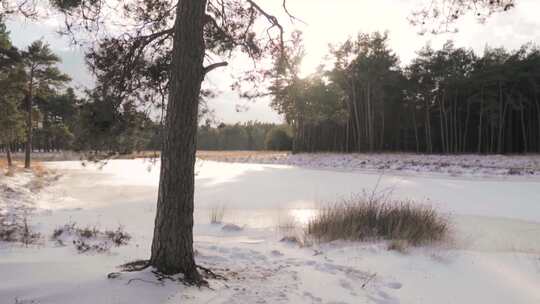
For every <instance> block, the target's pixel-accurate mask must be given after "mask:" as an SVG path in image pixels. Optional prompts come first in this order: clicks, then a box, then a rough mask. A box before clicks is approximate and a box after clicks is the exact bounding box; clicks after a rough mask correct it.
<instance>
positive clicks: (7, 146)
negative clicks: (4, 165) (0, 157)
mask: <svg viewBox="0 0 540 304" xmlns="http://www.w3.org/2000/svg"><path fill="white" fill-rule="evenodd" d="M6 156H7V162H8V167H12V166H13V160H12V159H11V145H10V144H7V145H6Z"/></svg>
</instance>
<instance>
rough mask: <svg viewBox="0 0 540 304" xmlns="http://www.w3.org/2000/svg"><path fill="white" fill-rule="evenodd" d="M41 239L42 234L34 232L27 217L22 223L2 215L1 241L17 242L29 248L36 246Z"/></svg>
mask: <svg viewBox="0 0 540 304" xmlns="http://www.w3.org/2000/svg"><path fill="white" fill-rule="evenodd" d="M40 239H41V234H39V233H36V232H33V231H32V230H31V229H30V226H29V225H28V220H27V218H26V216H25V217H24V218H23V219H22V222H21V221H16V220H12V219H11V220H10V219H9V218H8V217H7V216H4V215H2V214H0V241H2V242H17V243H23V244H24V245H26V246H28V245H31V244H36V243H38V242H39V240H40Z"/></svg>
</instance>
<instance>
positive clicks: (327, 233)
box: [306, 197, 448, 251]
mask: <svg viewBox="0 0 540 304" xmlns="http://www.w3.org/2000/svg"><path fill="white" fill-rule="evenodd" d="M447 233H448V221H447V219H446V218H445V217H443V216H441V215H439V214H438V213H437V212H436V210H435V209H433V208H432V207H428V206H423V205H419V204H415V203H414V202H413V201H390V200H385V199H382V198H378V199H373V198H366V197H359V198H356V199H354V200H351V201H346V202H343V203H341V204H336V205H334V206H332V207H329V208H326V209H323V210H321V212H320V213H319V215H318V216H316V217H315V218H314V219H312V220H311V221H310V222H309V223H308V225H307V227H306V235H308V236H311V237H313V238H314V239H316V240H319V241H323V242H329V241H334V240H359V241H366V240H380V239H383V240H399V241H400V242H401V243H399V246H398V243H395V244H396V248H395V249H396V250H398V249H399V250H400V251H403V248H402V247H403V245H404V244H410V245H412V246H420V245H424V244H427V243H431V242H435V241H440V240H443V239H444V238H445V237H446V235H447ZM398 247H399V248H398Z"/></svg>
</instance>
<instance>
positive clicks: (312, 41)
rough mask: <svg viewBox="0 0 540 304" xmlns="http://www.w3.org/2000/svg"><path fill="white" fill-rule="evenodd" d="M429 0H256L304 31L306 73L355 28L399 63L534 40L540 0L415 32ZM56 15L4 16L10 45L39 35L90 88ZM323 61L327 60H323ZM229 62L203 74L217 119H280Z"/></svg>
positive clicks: (78, 53)
mask: <svg viewBox="0 0 540 304" xmlns="http://www.w3.org/2000/svg"><path fill="white" fill-rule="evenodd" d="M429 1H430V0H377V1H374V0H288V1H287V3H288V7H289V11H290V12H291V13H293V14H294V15H295V16H296V17H298V18H299V19H301V20H302V21H303V22H298V21H297V22H294V23H293V22H291V21H290V20H289V18H287V17H286V16H285V15H284V14H283V10H282V8H281V4H282V1H279V0H260V1H259V3H260V5H261V6H262V7H264V8H265V10H267V11H269V12H272V13H274V14H276V15H277V16H278V17H281V18H280V19H281V20H283V21H284V22H282V23H283V25H284V26H285V28H286V29H287V30H288V31H292V30H295V29H299V30H301V31H302V32H303V33H304V35H303V36H304V44H305V49H306V52H307V54H306V57H305V59H304V62H303V64H302V74H303V75H309V74H310V73H312V72H314V71H315V68H316V67H317V66H319V65H320V64H321V63H323V62H325V56H326V55H327V54H328V50H329V47H328V46H329V44H338V43H341V42H343V41H345V40H346V39H347V38H349V37H351V36H355V35H356V34H357V33H359V32H364V33H369V32H373V31H383V32H384V31H388V32H389V38H390V41H389V45H390V47H391V48H392V49H393V50H394V51H395V53H396V54H397V55H398V56H399V57H400V59H401V64H403V65H405V64H407V63H408V62H410V61H411V59H412V58H414V56H415V52H416V51H418V50H419V49H420V48H422V47H423V46H425V45H426V44H427V43H430V44H431V46H432V47H434V48H439V47H441V46H442V44H443V43H444V42H445V41H447V40H449V39H452V40H454V42H455V45H456V46H458V47H461V46H463V47H467V48H472V49H474V50H475V52H477V53H482V51H483V49H484V48H485V47H486V45H489V46H492V47H500V46H504V47H506V48H508V49H516V48H519V47H520V46H521V45H522V44H524V43H527V42H534V43H540V18H538V12H540V1H538V0H518V1H517V5H516V7H515V8H514V9H513V10H511V11H509V12H507V13H504V14H496V15H493V16H491V17H490V18H489V19H488V20H487V21H486V22H484V23H479V22H478V21H477V20H476V19H474V18H472V17H471V16H469V17H465V18H463V19H462V20H461V21H460V22H459V23H457V24H456V27H457V28H458V32H457V33H452V34H440V35H430V34H427V35H419V34H418V32H419V29H418V28H416V27H413V26H412V25H410V24H409V22H408V19H407V18H408V17H409V16H410V14H411V12H412V11H413V10H415V9H416V8H418V7H419V6H421V5H425V4H426V3H427V2H429ZM59 24H61V22H59V21H58V20H54V19H50V20H45V21H42V22H40V23H32V22H27V21H10V22H8V24H7V25H8V29H9V30H10V31H11V38H12V40H13V42H14V44H15V45H16V46H18V47H19V48H24V47H26V46H27V45H29V44H30V43H31V42H32V41H34V40H37V39H40V38H43V39H44V40H46V41H47V42H49V43H50V44H51V47H52V49H53V50H54V51H55V52H56V53H57V54H58V55H60V56H61V58H62V60H63V62H62V64H61V65H60V68H61V69H62V70H63V71H64V72H66V73H68V74H70V75H71V77H72V78H73V83H72V85H74V86H76V87H80V88H83V87H91V86H92V76H91V75H90V73H89V72H88V70H87V69H86V67H85V65H84V59H83V50H81V49H75V48H73V47H72V46H70V44H69V42H68V41H67V40H66V39H65V38H62V37H60V36H59V35H58V34H56V30H57V29H58V26H59ZM326 60H327V59H326ZM230 63H231V64H230V67H228V68H224V69H218V70H215V71H214V72H212V75H211V76H210V77H209V78H208V79H207V82H208V84H207V85H209V86H211V87H214V88H217V89H218V91H219V94H218V96H217V97H216V98H214V99H213V100H211V101H210V102H209V106H210V108H211V109H212V110H213V111H214V113H215V114H214V115H215V118H216V120H217V121H220V122H225V123H235V122H245V121H249V120H258V121H263V122H276V123H279V122H282V120H283V118H282V117H280V116H279V115H278V114H277V113H276V112H274V111H273V110H272V109H271V108H270V106H269V99H268V98H267V99H259V100H256V101H246V100H242V99H240V98H239V97H238V96H237V93H235V92H232V91H231V89H230V85H231V83H232V75H234V74H235V73H236V72H235V71H236V70H237V65H245V64H246V63H245V61H242V60H236V61H235V59H233V60H232V61H231V62H230Z"/></svg>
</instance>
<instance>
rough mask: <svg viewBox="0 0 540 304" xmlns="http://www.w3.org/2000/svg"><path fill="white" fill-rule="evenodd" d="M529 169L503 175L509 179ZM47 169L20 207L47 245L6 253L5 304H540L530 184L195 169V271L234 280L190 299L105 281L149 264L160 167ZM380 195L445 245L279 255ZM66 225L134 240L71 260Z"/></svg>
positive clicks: (1, 268)
mask: <svg viewBox="0 0 540 304" xmlns="http://www.w3.org/2000/svg"><path fill="white" fill-rule="evenodd" d="M294 157H297V156H294ZM298 157H300V156H298ZM303 157H308V156H307V155H306V156H303ZM317 157H320V155H317V156H313V158H317ZM332 157H334V156H332ZM335 157H338V156H337V155H336V156H335ZM343 157H345V156H343ZM352 158H354V157H352ZM516 159H517V158H516ZM480 162H484V163H489V161H482V160H481V161H480ZM527 162H528V161H518V160H516V161H515V162H514V161H509V162H508V163H510V165H508V166H507V168H510V167H514V166H515V167H519V166H525V165H523V164H525V163H527ZM529 162H530V161H529ZM531 163H534V161H532V162H531ZM48 166H50V167H52V168H55V169H56V170H57V171H58V172H60V173H62V174H63V176H62V177H61V178H60V180H59V181H58V182H56V183H55V184H54V185H53V186H50V187H46V188H44V189H42V190H41V191H40V192H38V193H27V194H28V196H25V200H24V202H25V204H31V205H32V206H30V207H31V208H26V209H28V210H33V211H32V212H31V214H30V215H29V217H28V220H29V224H30V227H31V228H32V229H33V230H34V231H37V232H40V233H41V235H42V238H41V240H40V242H39V244H37V245H28V246H25V245H22V244H15V243H0V277H1V278H2V280H1V283H0V303H2V304H3V303H141V304H142V303H145V304H146V303H167V304H168V303H171V304H172V303H351V304H353V303H378V304H387V303H415V304H416V303H430V304H431V303H441V304H444V303H475V304H477V303H490V304H491V303H523V304H526V303H540V288H538V286H540V237H538V236H539V235H540V179H539V178H538V177H537V176H527V177H525V176H505V177H491V178H476V177H475V178H468V177H467V178H464V177H444V176H430V175H429V174H422V176H414V175H412V174H394V173H388V171H386V173H385V174H384V175H383V176H382V177H381V176H380V174H379V173H380V171H378V172H376V174H374V173H373V172H360V171H357V170H351V171H346V170H341V169H345V168H344V166H333V167H331V166H318V167H319V168H321V167H324V168H325V170H319V169H310V168H301V167H294V166H287V165H267V164H247V163H222V162H213V161H199V163H198V164H197V172H198V175H197V179H196V212H195V219H196V224H195V247H196V249H197V252H198V255H197V262H198V263H199V264H202V265H203V266H206V267H209V268H211V269H214V270H215V271H216V272H218V273H222V274H224V275H226V276H227V277H228V278H229V280H228V281H211V282H210V284H211V287H212V289H206V288H202V289H197V288H188V287H185V286H183V285H181V284H179V283H176V282H170V281H168V280H165V281H163V282H160V281H157V280H156V279H155V277H154V276H153V274H151V273H150V272H149V271H144V272H139V273H130V274H122V275H121V276H120V277H119V278H116V279H107V274H108V273H111V272H115V271H118V270H117V268H116V266H118V265H120V264H123V263H126V262H130V261H134V260H138V259H145V258H147V257H148V254H149V250H150V249H149V248H150V244H151V237H152V229H153V228H152V227H153V220H154V214H155V201H156V196H157V182H158V171H159V170H158V167H156V166H152V165H151V163H149V162H148V161H144V160H115V161H111V162H110V163H109V164H108V165H107V166H105V167H104V168H103V169H101V170H99V169H97V168H95V167H93V166H87V167H82V166H81V164H80V163H79V162H56V163H49V164H48ZM496 166H500V164H499V163H494V164H493V167H496ZM310 167H314V166H310ZM330 168H337V169H340V170H328V169H330ZM505 168H506V167H505ZM536 168H538V167H536ZM501 170H502V169H501ZM421 171H422V172H428V171H429V170H428V169H422V170H421ZM501 172H502V171H501ZM475 175H477V174H475ZM493 175H497V174H493ZM30 178H31V177H30V176H28V175H19V176H16V177H13V178H10V177H2V178H1V179H0V184H1V185H6V186H8V187H10V189H12V190H15V191H19V192H21V191H22V192H24V190H23V189H24V188H25V187H26V185H27V183H28V182H30V180H29V179H30ZM379 179H380V182H379ZM376 184H379V185H378V187H379V189H384V190H386V189H392V191H393V195H394V196H395V197H399V198H405V197H406V198H413V199H415V200H416V201H418V202H420V203H426V204H432V205H434V206H435V207H437V208H438V209H439V210H440V211H441V212H442V213H445V214H448V216H449V217H450V219H451V222H452V240H451V241H449V242H448V243H446V244H441V245H437V246H431V247H425V248H417V249H411V250H409V251H408V252H407V253H405V254H402V253H398V252H395V251H388V250H387V249H386V248H387V246H386V244H384V243H352V242H334V243H330V244H324V245H314V246H311V247H300V246H298V245H296V244H293V243H287V242H280V239H281V238H282V237H283V232H282V229H280V228H279V227H280V226H282V225H287V224H288V223H290V222H291V220H295V221H296V222H298V223H300V224H301V223H305V222H306V221H308V220H309V218H310V217H311V216H313V215H314V214H315V213H316V212H317V209H318V208H320V207H321V206H322V205H324V204H325V203H327V202H332V201H336V200H338V199H340V198H347V197H349V196H351V195H353V194H356V193H359V192H361V191H362V190H363V189H367V190H370V189H372V188H373V187H374V186H375V185H376ZM12 197H13V196H6V195H4V196H0V200H4V201H3V202H0V209H1V208H6V207H5V206H14V205H15V204H18V203H19V202H20V201H22V200H16V199H11V198H12ZM26 198H28V199H26ZM3 206H4V207H3ZM217 207H224V208H225V217H224V223H233V224H236V225H238V226H240V227H243V230H241V231H224V230H223V229H222V225H212V224H210V218H209V214H210V212H211V210H212V209H215V208H217ZM67 223H77V224H78V225H79V226H80V227H96V228H97V229H100V230H114V229H116V228H118V227H119V226H122V227H123V229H124V230H125V231H127V232H128V233H130V234H131V236H132V237H133V238H132V240H131V241H130V242H129V244H128V245H127V246H121V247H112V248H111V249H110V251H108V252H105V253H83V254H79V253H77V250H76V249H75V248H74V246H71V244H65V246H60V245H59V244H58V243H57V242H54V241H52V240H51V239H50V237H51V235H52V233H53V231H54V230H55V229H56V228H58V227H60V226H63V225H64V224H67Z"/></svg>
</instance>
